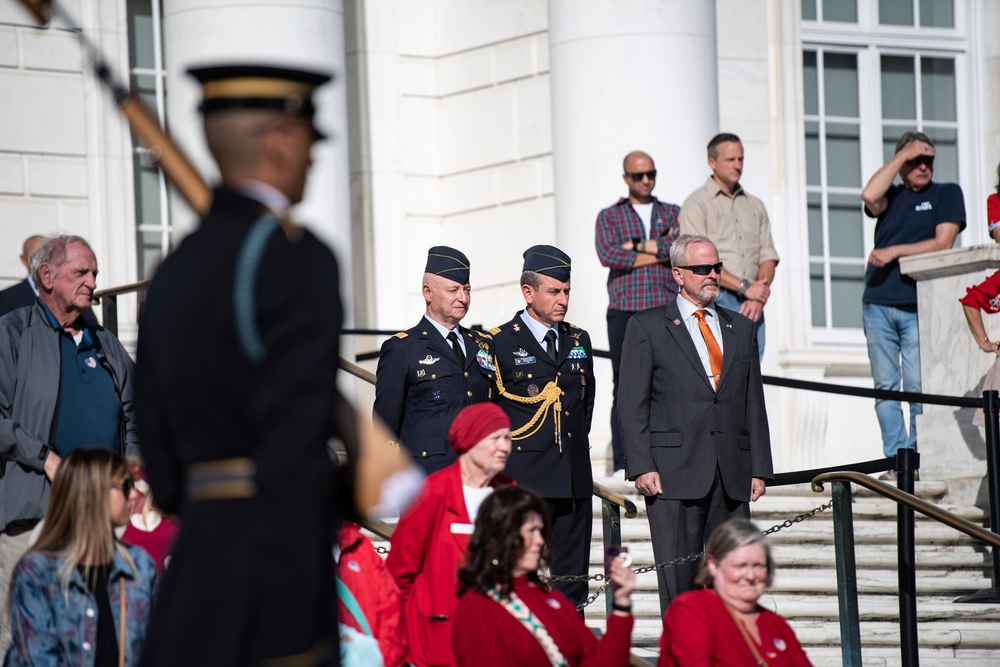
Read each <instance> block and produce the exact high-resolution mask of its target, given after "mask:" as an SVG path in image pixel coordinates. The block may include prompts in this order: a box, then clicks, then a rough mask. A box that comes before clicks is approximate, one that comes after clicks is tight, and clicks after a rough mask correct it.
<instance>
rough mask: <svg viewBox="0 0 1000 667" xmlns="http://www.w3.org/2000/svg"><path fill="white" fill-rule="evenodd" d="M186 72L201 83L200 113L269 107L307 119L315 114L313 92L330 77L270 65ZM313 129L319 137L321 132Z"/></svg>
mask: <svg viewBox="0 0 1000 667" xmlns="http://www.w3.org/2000/svg"><path fill="white" fill-rule="evenodd" d="M188 74H190V75H191V76H193V77H194V78H195V79H197V80H198V82H199V83H201V87H202V101H201V104H200V105H199V106H198V110H199V111H201V112H202V113H203V114H210V113H212V112H214V111H223V110H233V109H270V110H272V111H284V112H285V113H290V114H294V115H296V116H301V117H303V118H305V119H307V120H309V121H310V122H311V121H312V119H313V116H314V115H315V113H316V107H315V106H314V105H313V99H312V95H313V91H315V90H316V88H318V87H319V86H322V85H323V84H324V83H326V82H328V81H330V79H331V78H332V77H331V76H330V75H329V74H324V73H322V72H315V71H310V70H304V69H293V68H289V67H272V66H270V65H254V64H245V63H244V64H230V65H212V66H207V67H192V68H191V69H189V70H188ZM313 129H314V130H315V131H316V134H317V136H318V137H319V138H322V137H323V136H324V135H323V134H322V133H320V132H319V131H318V130H316V128H315V125H314V126H313Z"/></svg>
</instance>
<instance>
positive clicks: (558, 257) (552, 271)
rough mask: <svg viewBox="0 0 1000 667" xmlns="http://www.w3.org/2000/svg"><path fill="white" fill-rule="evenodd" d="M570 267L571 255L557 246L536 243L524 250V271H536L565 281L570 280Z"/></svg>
mask: <svg viewBox="0 0 1000 667" xmlns="http://www.w3.org/2000/svg"><path fill="white" fill-rule="evenodd" d="M570 269H571V266H570V258H569V255H567V254H566V253H564V252H563V251H562V250H560V249H559V248H556V247H555V246H550V245H534V246H531V247H530V248H528V249H527V250H525V251H524V266H523V267H522V268H521V270H522V271H534V272H535V273H540V274H542V275H543V276H549V277H550V278H555V279H556V280H558V281H559V282H562V283H565V282H568V281H569V274H570Z"/></svg>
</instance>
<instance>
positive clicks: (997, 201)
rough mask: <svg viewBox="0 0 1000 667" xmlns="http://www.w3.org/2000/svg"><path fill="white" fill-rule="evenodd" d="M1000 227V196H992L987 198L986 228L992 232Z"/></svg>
mask: <svg viewBox="0 0 1000 667" xmlns="http://www.w3.org/2000/svg"><path fill="white" fill-rule="evenodd" d="M997 225H1000V195H996V194H992V195H990V196H989V197H987V198H986V227H987V229H989V230H990V231H991V232H992V231H993V229H994V228H995V227H996V226H997Z"/></svg>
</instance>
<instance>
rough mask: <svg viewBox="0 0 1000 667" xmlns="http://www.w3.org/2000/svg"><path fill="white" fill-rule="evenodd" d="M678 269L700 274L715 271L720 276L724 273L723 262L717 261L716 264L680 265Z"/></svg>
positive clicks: (703, 274)
mask: <svg viewBox="0 0 1000 667" xmlns="http://www.w3.org/2000/svg"><path fill="white" fill-rule="evenodd" d="M677 268H678V269H687V270H688V271H690V272H691V273H696V274H698V275H699V276H707V275H708V274H710V273H712V271H715V272H716V273H718V274H719V275H720V276H721V275H722V262H716V263H715V264H693V265H691V266H678V267H677Z"/></svg>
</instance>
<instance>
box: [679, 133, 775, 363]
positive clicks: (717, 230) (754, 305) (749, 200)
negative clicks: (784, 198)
mask: <svg viewBox="0 0 1000 667" xmlns="http://www.w3.org/2000/svg"><path fill="white" fill-rule="evenodd" d="M708 166H709V167H710V168H711V169H712V175H711V176H709V178H708V180H707V181H705V185H703V186H702V187H700V188H698V189H697V190H695V191H694V192H692V193H691V195H690V196H688V198H687V200H686V201H685V202H684V205H683V206H681V215H680V228H681V234H694V235H698V236H707V237H708V238H710V239H712V242H713V243H715V245H716V247H717V248H718V249H719V259H721V260H722V264H723V266H724V268H723V269H722V276H721V277H720V279H719V282H720V283H721V284H722V291H721V292H720V294H719V298H718V300H716V303H717V304H719V305H720V306H722V307H723V308H729V309H730V310H738V311H739V312H740V313H741V314H743V315H746V316H747V317H749V318H750V319H751V320H753V321H754V322H756V323H757V342H758V343H759V345H760V356H761V359H763V358H764V304H766V303H767V300H768V298H770V296H771V282H772V281H773V280H774V269H775V267H776V266H777V265H778V252H777V251H776V250H775V248H774V239H772V238H771V221H770V219H769V218H768V217H767V210H766V209H765V208H764V202H762V201H761V200H760V199H758V198H757V197H754V196H753V195H751V194H748V193H747V192H746V191H745V190H744V189H743V187H742V186H741V185H740V176H741V175H742V174H743V144H742V142H740V138H739V137H738V136H736V135H735V134H730V133H728V132H724V133H722V134H717V135H715V136H714V137H713V138H712V140H711V141H710V142H708Z"/></svg>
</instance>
